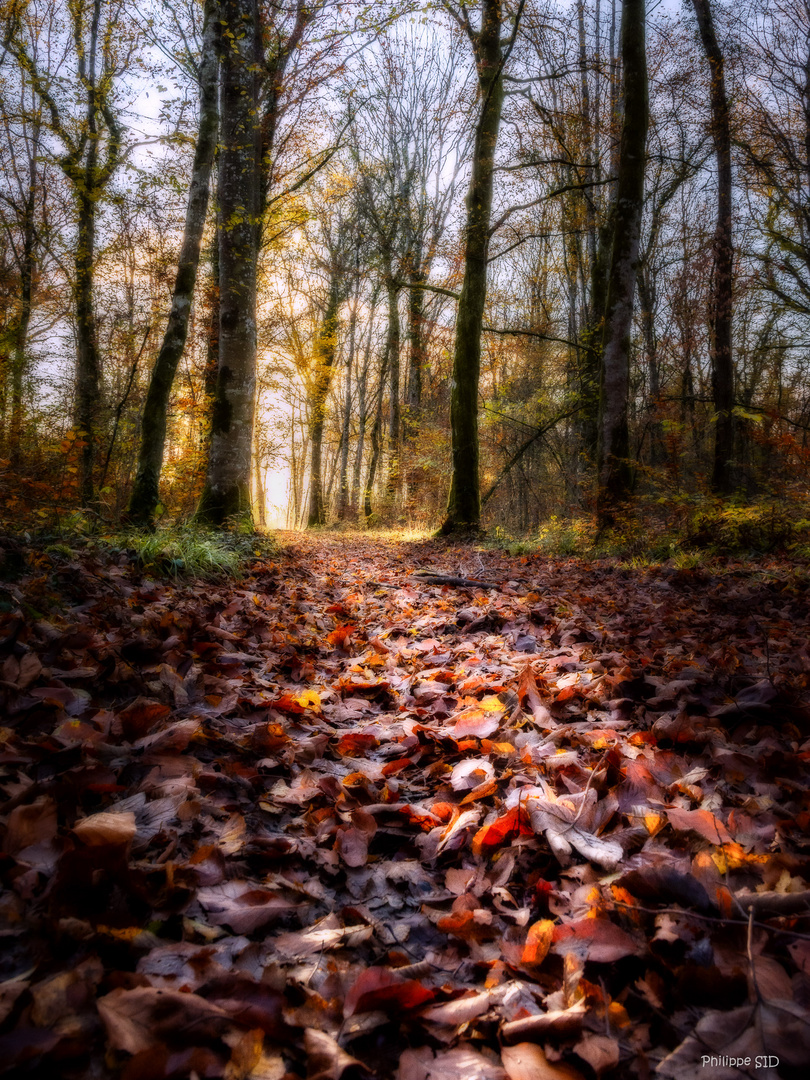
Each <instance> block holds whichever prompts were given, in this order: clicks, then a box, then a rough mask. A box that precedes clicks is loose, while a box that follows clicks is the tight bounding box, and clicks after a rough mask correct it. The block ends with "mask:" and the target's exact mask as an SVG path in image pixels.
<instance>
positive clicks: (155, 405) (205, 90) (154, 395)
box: [129, 0, 220, 524]
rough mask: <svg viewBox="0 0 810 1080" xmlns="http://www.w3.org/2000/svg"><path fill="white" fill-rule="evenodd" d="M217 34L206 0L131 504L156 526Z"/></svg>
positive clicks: (208, 138) (190, 293)
mask: <svg viewBox="0 0 810 1080" xmlns="http://www.w3.org/2000/svg"><path fill="white" fill-rule="evenodd" d="M219 29H220V27H219V5H218V3H217V0H206V4H205V14H204V23H203V43H202V54H201V57H200V67H199V80H200V123H199V128H198V131H197V145H196V148H195V152H194V165H193V168H192V172H191V183H190V186H189V193H188V203H187V206H186V221H185V228H184V231H183V241H182V245H181V248H180V258H179V261H178V266H177V276H176V278H175V283H174V292H173V294H172V303H171V308H170V311H169V320H168V324H167V326H166V332H165V334H164V337H163V344H162V345H161V348H160V352H159V353H158V356H157V360H156V361H155V366H154V368H153V369H152V375H151V378H150V380H149V389H148V390H147V393H146V401H145V403H144V407H143V416H142V419H141V442H140V447H139V450H138V470H137V473H136V476H135V484H134V486H133V489H132V495H131V497H130V502H129V514H130V517H131V518H132V519H133V520H134V521H136V522H139V523H141V524H150V523H151V522H152V520H153V519H154V516H155V510H156V508H157V506H158V504H159V502H160V493H159V484H160V472H161V468H162V465H163V450H164V447H165V443H166V418H167V412H168V408H169V396H170V394H171V389H172V383H173V382H174V377H175V374H176V373H177V365H178V364H179V362H180V357H181V356H182V354H183V349H184V348H185V344H186V337H187V335H188V324H189V315H190V312H191V304H192V300H193V298H194V287H195V284H196V281H197V268H198V266H199V262H200V247H201V244H202V236H203V231H204V229H205V221H206V216H207V214H208V202H209V192H210V187H211V170H212V166H213V162H214V150H215V149H216V142H217V132H218V127H219V110H218V106H217V79H218V73H219V56H218V52H219Z"/></svg>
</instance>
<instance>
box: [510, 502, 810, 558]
mask: <svg viewBox="0 0 810 1080" xmlns="http://www.w3.org/2000/svg"><path fill="white" fill-rule="evenodd" d="M491 540H492V542H494V543H495V545H497V546H499V547H503V548H505V549H506V550H507V551H508V552H509V553H510V554H512V555H520V554H529V553H536V554H543V555H548V556H550V557H562V558H573V557H576V558H582V559H605V558H616V559H620V560H626V561H629V562H630V564H631V565H634V566H640V565H650V564H660V563H664V562H668V563H670V564H671V565H673V566H675V567H676V568H678V569H684V570H687V569H694V568H696V567H697V566H701V565H705V564H706V563H707V562H711V561H712V560H713V559H716V558H722V557H725V556H733V557H738V558H739V557H754V558H756V557H760V556H763V555H780V556H785V557H788V558H790V559H792V560H799V561H804V560H807V559H810V506H808V505H807V504H806V503H804V502H786V501H781V502H779V501H768V502H757V503H749V504H743V503H739V502H734V501H731V500H728V501H723V500H720V499H716V498H708V497H702V498H699V499H696V498H691V499H687V498H683V499H680V500H658V501H655V502H652V501H648V502H644V501H641V500H640V501H639V502H638V503H637V504H636V505H635V506H634V507H632V508H630V509H628V511H627V512H626V513H625V514H624V515H623V516H622V519H621V523H620V524H618V525H616V526H614V527H613V528H612V529H610V530H606V531H603V532H602V533H601V534H600V533H599V532H598V530H597V526H596V522H595V519H594V517H593V516H592V515H588V516H585V515H582V516H570V517H562V516H557V515H552V517H550V518H549V519H548V520H547V521H546V522H545V523H544V524H543V525H541V526H540V528H539V529H538V531H537V532H536V533H535V534H534V535H533V536H530V537H522V538H518V537H512V536H509V535H508V534H507V533H505V532H504V531H503V530H502V529H500V528H496V529H495V531H494V533H493V534H491Z"/></svg>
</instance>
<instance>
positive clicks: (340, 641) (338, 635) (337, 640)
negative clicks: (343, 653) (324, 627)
mask: <svg viewBox="0 0 810 1080" xmlns="http://www.w3.org/2000/svg"><path fill="white" fill-rule="evenodd" d="M356 629H357V627H356V626H352V625H351V624H349V625H347V626H339V627H338V628H337V629H336V630H333V631H332V633H331V634H327V635H326V640H327V641H328V642H329V644H330V645H334V646H335V648H337V649H345V648H346V641H347V639H348V638H349V637H351V635H352V634H353V633H354V631H355V630H356Z"/></svg>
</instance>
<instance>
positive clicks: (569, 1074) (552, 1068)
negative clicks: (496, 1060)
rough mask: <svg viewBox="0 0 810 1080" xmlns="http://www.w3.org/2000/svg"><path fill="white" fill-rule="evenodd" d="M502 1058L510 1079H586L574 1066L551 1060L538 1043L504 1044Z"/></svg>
mask: <svg viewBox="0 0 810 1080" xmlns="http://www.w3.org/2000/svg"><path fill="white" fill-rule="evenodd" d="M501 1060H502V1061H503V1067H504V1069H506V1075H507V1076H508V1077H509V1080H584V1077H583V1075H582V1073H581V1072H579V1071H578V1070H577V1069H575V1068H573V1066H571V1065H567V1064H566V1063H565V1062H551V1061H549V1060H548V1058H547V1057H546V1055H545V1054H544V1052H543V1049H542V1047H540V1046H537V1044H536V1043H528V1042H524V1043H517V1045H515V1046H504V1047H503V1049H502V1050H501Z"/></svg>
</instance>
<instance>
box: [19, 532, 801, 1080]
mask: <svg viewBox="0 0 810 1080" xmlns="http://www.w3.org/2000/svg"><path fill="white" fill-rule="evenodd" d="M30 564H31V569H30V573H29V574H28V575H27V576H26V577H25V578H24V579H23V580H22V581H21V582H18V583H17V584H10V585H9V586H8V587H7V588H4V589H3V590H2V593H0V600H2V603H1V604H0V665H2V671H1V672H0V677H1V679H2V681H0V704H2V716H3V720H2V725H3V726H2V728H0V750H1V753H0V797H1V798H2V805H0V828H2V850H1V851H0V867H1V868H2V885H3V892H2V896H0V913H2V928H0V933H2V936H3V950H2V958H1V959H0V1073H3V1074H6V1075H9V1074H13V1075H14V1076H31V1077H38V1076H42V1077H46V1076H47V1077H52V1076H57V1075H58V1076H60V1077H65V1078H68V1080H69V1078H73V1077H76V1078H79V1077H82V1078H84V1077H91V1078H93V1077H99V1078H100V1077H108V1076H110V1077H121V1078H122V1080H167V1078H181V1077H189V1078H191V1077H198V1078H202V1077H220V1076H222V1077H227V1078H228V1080H249V1078H253V1080H271V1078H275V1080H295V1078H302V1080H303V1078H305V1077H306V1078H307V1080H316V1078H323V1080H330V1078H341V1077H345V1078H346V1080H349V1078H357V1077H371V1078H376V1077H379V1078H381V1080H385V1078H391V1080H443V1078H447V1080H451V1078H453V1080H455V1078H457V1077H468V1078H475V1077H477V1078H481V1080H489V1078H493V1080H495V1078H497V1080H524V1078H532V1080H534V1078H546V1077H548V1078H560V1080H577V1078H585V1080H589V1078H592V1077H595V1078H597V1080H599V1078H601V1077H606V1078H610V1077H625V1076H630V1077H639V1078H640V1080H646V1078H648V1077H651V1076H658V1077H662V1078H665V1080H681V1078H686V1077H692V1076H694V1075H695V1073H696V1070H697V1069H700V1075H701V1076H702V1077H706V1078H707V1080H710V1078H713V1080H727V1078H728V1080H733V1078H737V1077H746V1076H747V1077H750V1076H759V1077H762V1076H765V1077H769V1078H771V1077H787V1078H790V1077H798V1076H805V1075H807V1068H808V1065H810V1011H809V1010H810V863H808V846H809V845H810V841H809V840H808V825H810V796H809V795H808V791H810V783H808V761H809V760H810V710H809V709H808V704H809V703H810V694H809V693H808V679H809V677H810V651H808V650H809V648H810V646H808V640H809V639H808V633H807V631H808V623H809V622H810V619H809V618H808V607H807V593H808V578H807V575H804V574H802V573H801V572H800V571H798V570H796V569H795V568H790V567H787V566H786V565H784V564H781V565H780V564H779V563H773V564H768V565H766V564H765V563H762V562H760V563H758V564H751V565H745V564H731V563H729V564H728V565H727V566H726V567H725V568H724V569H723V572H722V573H716V574H714V575H711V574H709V573H707V572H704V571H682V570H673V569H670V568H667V567H662V568H650V569H646V570H637V571H631V570H626V569H622V568H619V567H617V566H615V565H610V564H607V563H605V564H584V563H580V562H577V561H575V560H571V561H567V562H559V561H558V562H552V561H549V560H545V559H542V558H539V557H538V558H536V557H532V556H526V557H520V558H515V557H509V556H506V555H504V554H502V553H498V552H475V551H474V550H472V549H471V548H468V547H457V548H453V547H448V546H446V545H440V544H439V543H436V542H428V543H423V544H408V543H405V542H402V543H396V542H393V541H383V540H380V539H374V538H370V537H369V538H365V539H358V538H356V537H353V538H347V537H340V536H336V537H323V536H322V537H318V538H312V537H304V538H300V537H299V538H296V539H295V541H294V542H293V543H288V544H287V546H286V547H284V548H283V549H282V552H281V554H280V555H278V557H275V558H260V559H258V560H257V562H256V563H255V565H254V566H253V567H252V568H251V570H250V572H249V574H248V575H247V576H246V577H245V578H244V579H242V580H240V581H239V582H238V583H231V584H229V585H224V584H222V585H214V586H212V585H211V584H210V583H209V584H206V585H204V586H203V585H200V584H195V583H186V584H183V583H178V582H173V583H171V584H169V583H166V582H159V581H153V580H149V579H147V578H145V577H143V575H142V571H140V570H139V569H138V567H136V566H133V565H130V564H129V563H128V560H127V558H126V556H125V555H121V556H119V557H115V558H114V557H113V556H107V557H105V558H102V557H100V556H98V555H92V554H89V553H88V554H82V555H78V554H76V555H73V556H72V557H71V558H70V559H66V558H62V557H56V556H49V555H48V554H46V553H43V552H34V553H33V554H32V556H31V558H30ZM420 571H421V574H420ZM445 581H450V582H451V584H446V583H445ZM490 581H491V583H492V584H491V587H488V586H487V584H486V583H487V582H490ZM457 582H464V583H467V584H460V585H459V584H456V583H457ZM482 582H483V583H482ZM758 1058H760V1059H762V1062H764V1064H759V1065H758V1066H757V1067H756V1068H755V1066H754V1064H753V1063H754V1062H755V1061H756V1059H758ZM746 1059H747V1062H748V1063H747V1064H746Z"/></svg>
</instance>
